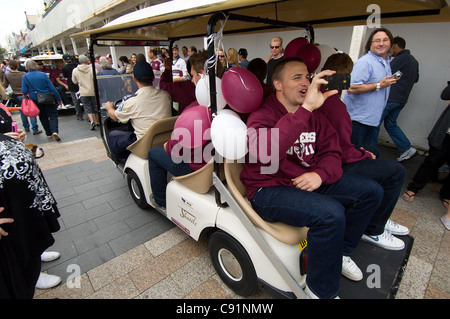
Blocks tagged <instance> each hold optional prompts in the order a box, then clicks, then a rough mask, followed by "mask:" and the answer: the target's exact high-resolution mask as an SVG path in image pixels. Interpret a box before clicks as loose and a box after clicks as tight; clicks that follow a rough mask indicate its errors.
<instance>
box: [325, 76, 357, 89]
mask: <svg viewBox="0 0 450 319" xmlns="http://www.w3.org/2000/svg"><path fill="white" fill-rule="evenodd" d="M324 79H325V80H326V81H328V84H326V85H325V90H348V89H349V88H350V82H351V76H350V74H349V73H335V74H333V75H329V76H325V77H324Z"/></svg>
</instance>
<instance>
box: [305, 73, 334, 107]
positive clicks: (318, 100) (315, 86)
mask: <svg viewBox="0 0 450 319" xmlns="http://www.w3.org/2000/svg"><path fill="white" fill-rule="evenodd" d="M334 73H336V71H331V70H325V71H322V72H320V73H318V74H316V75H315V76H314V78H313V80H312V82H311V84H310V86H309V88H308V91H306V96H305V101H304V102H303V104H302V107H304V108H305V109H307V110H308V111H310V112H312V111H314V110H316V109H318V108H319V107H321V106H322V104H323V102H325V100H326V99H327V98H328V97H330V96H332V95H334V94H337V93H338V90H330V91H326V92H325V93H322V92H321V91H320V87H321V86H322V85H325V84H328V81H326V80H325V79H324V78H323V77H324V76H329V75H332V74H334Z"/></svg>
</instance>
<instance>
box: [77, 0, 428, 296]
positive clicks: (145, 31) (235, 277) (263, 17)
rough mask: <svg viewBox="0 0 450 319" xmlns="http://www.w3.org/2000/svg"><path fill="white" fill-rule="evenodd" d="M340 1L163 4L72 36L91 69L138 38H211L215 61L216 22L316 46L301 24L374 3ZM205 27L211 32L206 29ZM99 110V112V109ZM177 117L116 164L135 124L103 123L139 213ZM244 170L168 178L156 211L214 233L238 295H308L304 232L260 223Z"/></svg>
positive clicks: (360, 11)
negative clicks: (80, 42)
mask: <svg viewBox="0 0 450 319" xmlns="http://www.w3.org/2000/svg"><path fill="white" fill-rule="evenodd" d="M335 2H341V4H340V6H344V7H345V6H347V2H345V4H344V1H334V2H333V1H315V2H314V5H312V4H311V3H310V4H305V1H299V0H290V1H289V0H288V1H273V0H270V1H268V0H266V1H252V0H246V1H241V0H239V1H236V0H231V1H218V2H215V3H213V4H202V5H200V6H199V7H197V8H191V9H190V10H186V8H177V10H175V9H174V8H171V7H170V4H168V3H162V4H160V5H157V6H152V7H149V8H146V9H143V10H139V11H137V12H134V13H131V14H128V15H125V16H123V17H120V18H118V19H117V20H115V21H112V22H111V23H109V24H107V25H105V26H104V27H102V28H99V29H95V30H89V31H85V32H80V33H79V34H75V35H72V36H74V37H89V38H90V40H91V45H90V56H91V61H92V64H94V63H93V62H94V60H93V57H94V46H96V45H97V46H98V45H102V44H104V45H109V43H111V41H114V43H115V45H117V44H118V43H120V41H122V40H134V42H133V43H134V44H135V43H136V41H141V42H142V45H143V46H144V45H160V44H161V41H169V47H171V46H172V44H173V43H174V42H175V41H177V40H179V39H181V38H194V37H202V36H206V37H208V38H209V39H210V41H208V51H209V55H210V57H214V56H215V49H216V48H217V47H215V41H213V39H214V38H215V37H216V36H217V33H216V32H215V28H216V24H218V23H219V22H220V23H221V24H222V28H221V30H220V32H221V33H223V34H225V33H228V34H238V33H252V32H261V31H263V30H279V29H301V30H306V34H307V36H308V38H309V39H308V40H309V42H311V43H313V42H314V30H313V28H312V24H313V23H302V22H298V21H299V20H301V19H303V20H304V21H312V20H314V19H316V21H317V23H327V22H326V21H327V20H326V19H330V22H333V23H335V22H345V21H347V22H348V21H352V23H355V24H357V23H358V22H360V21H361V20H364V19H366V18H367V13H366V11H365V10H366V8H367V3H369V2H367V1H364V4H362V5H361V4H358V5H356V4H355V6H356V7H355V8H353V9H352V13H350V14H349V15H345V12H344V11H343V10H342V9H339V10H338V9H336V8H338V6H339V4H335ZM353 2H354V1H352V3H353ZM366 2H367V3H366ZM392 2H398V3H396V5H394V6H393V5H391V7H390V8H391V9H392V12H390V14H391V18H395V17H404V11H405V10H400V9H399V8H403V7H402V6H405V3H404V1H389V3H392ZM331 3H333V5H332V7H333V8H335V9H336V11H333V12H328V13H325V12H323V13H322V14H323V15H324V16H325V17H324V18H322V19H323V20H322V19H319V17H320V16H321V13H319V12H318V11H320V10H321V9H317V8H323V7H325V6H326V5H331ZM355 3H356V2H355ZM384 3H388V2H387V1H384ZM156 7H157V8H156ZM394 7H395V8H394ZM169 8H170V9H169ZM164 10H166V11H164ZM170 10H172V11H170ZM307 10H309V11H307ZM330 11H332V10H330ZM305 12H306V13H305ZM396 12H397V13H398V15H396ZM305 14H306V15H308V14H310V18H309V19H306V18H305ZM418 14H419V13H418ZM422 14H423V12H422ZM430 14H431V13H430ZM319 20H320V21H319ZM205 28H206V32H204V31H203V30H205ZM302 32H305V31H302ZM170 51H171V50H169V52H170ZM94 73H95V72H94ZM208 73H209V79H210V83H209V84H210V100H211V104H210V108H211V111H212V117H213V121H214V117H215V116H216V115H217V101H216V95H217V92H216V83H215V81H214V78H215V69H214V67H211V68H209V69H208ZM98 81H101V80H98ZM98 81H96V82H95V84H96V86H97V87H96V92H97V100H99V98H100V97H99V95H98V92H99V90H98V83H100V82H98ZM98 107H99V110H100V109H101V105H100V104H99V105H98ZM175 120H176V116H175V117H171V118H167V119H163V120H160V121H158V122H156V123H155V124H153V125H152V127H151V128H150V129H149V130H148V131H147V133H146V134H145V136H144V137H143V138H141V139H139V140H138V141H136V142H135V143H134V144H132V145H131V146H130V147H129V148H128V150H129V151H130V152H131V153H130V155H129V156H128V158H127V159H126V160H119V159H117V158H114V157H113V156H112V155H111V152H110V150H109V147H108V143H107V136H108V133H109V131H110V130H114V129H122V130H129V129H130V127H129V126H127V125H120V124H118V123H114V122H112V121H111V120H110V119H107V118H106V119H104V121H102V137H103V140H104V144H105V147H106V149H107V152H108V154H109V155H110V157H111V159H112V160H113V161H114V162H115V163H116V164H117V166H118V168H119V169H120V170H121V171H122V172H123V173H124V174H125V175H126V177H127V182H128V186H129V189H130V193H131V196H132V197H133V199H134V200H135V202H136V203H137V205H139V206H140V207H142V208H145V207H149V206H151V207H153V205H152V204H151V202H150V197H151V194H152V190H151V187H150V176H149V170H148V160H147V153H148V150H149V149H150V148H151V147H153V146H155V145H162V144H163V143H164V142H165V141H167V140H168V139H169V137H170V135H171V133H172V130H173V126H174V123H175ZM242 167H243V165H242V164H241V163H239V161H237V160H229V159H225V161H224V162H223V163H222V161H220V158H219V156H218V155H217V154H216V156H215V158H214V159H213V160H211V162H209V163H208V164H207V165H206V166H204V167H203V168H202V169H200V170H198V171H196V172H194V173H191V174H189V175H185V176H181V177H172V178H170V182H169V183H168V186H167V208H166V211H162V210H159V211H160V212H161V213H162V214H163V215H164V216H166V217H167V218H168V219H170V220H171V221H172V222H173V223H174V224H175V225H177V226H178V227H179V228H181V229H182V230H183V231H185V232H186V233H187V234H189V235H190V236H191V237H192V238H193V239H196V240H197V239H198V238H199V237H200V236H201V235H208V236H209V251H210V254H211V259H212V263H213V265H214V267H215V269H216V271H217V273H218V274H219V276H220V277H221V279H222V280H223V281H224V282H225V283H226V284H227V285H228V286H229V287H230V288H231V289H232V290H233V291H234V292H236V293H237V294H239V295H242V296H249V295H252V294H253V293H255V292H256V290H257V289H258V288H260V289H265V290H266V291H268V292H270V293H273V295H274V296H282V297H287V298H305V297H306V295H305V293H304V291H303V288H304V285H305V276H306V258H305V257H306V256H307V254H306V253H305V252H306V236H307V229H306V228H299V227H293V226H289V225H285V224H282V223H268V222H265V221H264V220H262V219H261V218H260V217H259V215H258V214H257V213H256V212H255V211H254V210H253V209H252V207H251V205H250V204H249V203H248V201H247V200H246V198H245V195H244V194H245V187H244V185H242V183H241V182H240V179H239V174H240V172H241V170H242ZM405 256H406V257H405ZM407 256H409V250H408V249H407V250H406V251H405V255H402V257H401V260H402V261H401V265H400V266H404V263H405V262H406V260H407ZM399 268H401V269H404V267H399ZM401 271H402V270H400V273H401ZM397 274H398V273H397ZM400 277H401V275H400V276H397V277H396V279H395V280H396V282H395V283H394V284H393V285H392V286H395V287H398V286H397V285H396V284H397V283H398V280H399V279H398V278H400ZM389 289H391V286H389ZM395 289H396V288H394V290H395ZM386 295H388V296H389V297H393V295H395V291H392V290H391V291H390V292H388V293H386ZM386 295H385V296H386Z"/></svg>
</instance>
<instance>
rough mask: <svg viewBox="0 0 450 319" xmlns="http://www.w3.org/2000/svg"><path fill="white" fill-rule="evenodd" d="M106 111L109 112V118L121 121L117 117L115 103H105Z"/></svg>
mask: <svg viewBox="0 0 450 319" xmlns="http://www.w3.org/2000/svg"><path fill="white" fill-rule="evenodd" d="M105 109H106V111H107V112H108V116H109V117H110V118H111V119H112V120H113V121H119V119H118V118H117V116H116V110H115V109H114V103H113V102H110V101H108V102H106V103H105Z"/></svg>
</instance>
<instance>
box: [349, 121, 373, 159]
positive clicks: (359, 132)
mask: <svg viewBox="0 0 450 319" xmlns="http://www.w3.org/2000/svg"><path fill="white" fill-rule="evenodd" d="M379 132H380V128H379V127H378V126H369V125H365V124H362V123H359V122H356V121H352V135H351V137H350V141H351V142H352V144H353V145H354V146H355V148H357V149H359V148H361V147H363V148H364V149H366V150H368V151H369V152H372V153H373V154H375V156H376V157H377V158H378V157H380V150H379V149H378V134H379Z"/></svg>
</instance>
